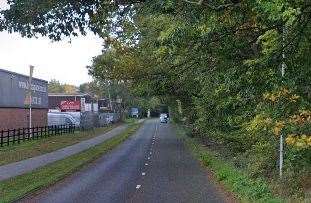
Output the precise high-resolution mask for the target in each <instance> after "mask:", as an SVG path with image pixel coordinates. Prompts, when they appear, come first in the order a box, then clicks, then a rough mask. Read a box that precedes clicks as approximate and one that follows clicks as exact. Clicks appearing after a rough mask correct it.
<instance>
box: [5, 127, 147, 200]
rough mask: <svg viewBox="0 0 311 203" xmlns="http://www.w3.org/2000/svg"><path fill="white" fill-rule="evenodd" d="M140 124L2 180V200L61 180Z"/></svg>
mask: <svg viewBox="0 0 311 203" xmlns="http://www.w3.org/2000/svg"><path fill="white" fill-rule="evenodd" d="M140 126H141V124H138V123H135V124H130V125H129V127H128V128H127V130H125V131H124V132H123V133H121V134H120V135H117V136H115V137H113V138H111V139H109V140H107V141H105V142H103V143H102V144H99V145H97V146H95V147H92V148H90V149H88V150H85V151H83V152H81V153H79V154H76V155H73V156H70V157H68V158H65V159H63V160H60V161H57V162H54V163H52V164H49V165H47V166H45V167H42V168H40V169H37V170H35V171H33V172H31V173H28V174H25V175H21V176H17V177H14V178H11V179H8V180H5V181H2V182H0V202H12V201H15V200H18V199H20V198H22V197H24V196H25V195H26V194H29V193H31V192H34V191H37V190H39V189H42V188H44V187H47V186H49V185H51V184H53V183H56V182H57V181H60V180H61V179H63V178H65V177H66V176H68V175H70V174H72V173H73V172H75V171H77V170H79V169H80V168H81V167H83V166H85V165H86V164H88V163H90V162H92V161H94V160H95V159H97V158H99V157H100V156H102V155H103V154H105V153H107V152H108V151H109V150H111V149H113V148H114V147H116V146H118V145H119V144H121V143H122V142H124V141H125V140H126V139H127V138H128V137H129V136H131V135H132V134H134V133H135V132H136V131H137V130H138V128H139V127H140Z"/></svg>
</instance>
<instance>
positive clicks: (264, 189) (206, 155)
mask: <svg viewBox="0 0 311 203" xmlns="http://www.w3.org/2000/svg"><path fill="white" fill-rule="evenodd" d="M176 128H177V135H178V136H179V137H180V139H182V140H183V142H184V143H185V145H186V147H187V148H188V149H189V150H190V151H191V153H192V154H193V155H194V157H195V158H197V159H198V160H199V161H200V162H201V163H202V165H203V166H204V167H206V168H207V169H208V170H209V171H211V173H212V174H213V177H214V178H215V179H216V180H217V181H219V182H220V183H221V184H223V185H224V187H225V188H226V190H228V191H230V192H232V193H234V195H235V196H236V197H238V199H239V200H240V201H241V202H269V203H281V202H284V200H282V199H280V198H278V197H275V196H274V195H273V193H272V192H271V190H270V188H269V186H268V183H267V182H265V181H264V180H262V179H255V180H254V179H251V178H250V177H249V176H247V175H246V174H245V173H243V171H240V170H238V169H237V168H235V167H234V166H232V165H230V164H229V163H227V162H225V161H224V160H222V159H221V158H220V157H219V156H218V155H217V154H216V153H214V152H213V151H211V150H209V149H208V148H206V147H203V146H202V144H201V143H200V142H199V141H198V139H196V138H190V137H188V136H187V135H186V133H185V130H184V129H183V128H182V127H181V126H178V125H176Z"/></svg>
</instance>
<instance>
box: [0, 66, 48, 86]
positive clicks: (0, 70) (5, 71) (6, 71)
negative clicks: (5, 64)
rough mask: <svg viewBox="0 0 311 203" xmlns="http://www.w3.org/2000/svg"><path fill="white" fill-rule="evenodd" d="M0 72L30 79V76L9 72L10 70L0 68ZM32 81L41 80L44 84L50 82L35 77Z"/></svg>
mask: <svg viewBox="0 0 311 203" xmlns="http://www.w3.org/2000/svg"><path fill="white" fill-rule="evenodd" d="M0 72H4V73H8V74H12V75H20V76H23V77H26V78H28V77H29V75H24V74H20V73H16V72H13V71H9V70H4V69H1V68H0ZM32 79H34V80H40V81H42V82H45V83H48V81H46V80H43V79H39V78H34V77H33V78H32Z"/></svg>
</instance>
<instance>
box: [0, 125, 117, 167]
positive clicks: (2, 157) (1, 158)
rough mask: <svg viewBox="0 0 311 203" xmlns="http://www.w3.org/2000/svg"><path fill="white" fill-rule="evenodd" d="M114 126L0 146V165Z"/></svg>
mask: <svg viewBox="0 0 311 203" xmlns="http://www.w3.org/2000/svg"><path fill="white" fill-rule="evenodd" d="M116 126H117V125H111V126H107V127H103V128H96V129H94V130H90V131H82V132H79V131H77V132H75V133H74V134H63V135H54V136H51V137H45V138H40V139H38V140H30V141H25V142H21V143H20V144H15V145H9V146H4V147H0V165H5V164H9V163H13V162H17V161H21V160H24V159H28V158H31V157H34V156H39V155H42V154H45V153H49V152H52V151H55V150H57V149H61V148H64V147H67V146H70V145H73V144H76V143H78V142H81V141H83V140H87V139H90V138H93V137H96V136H98V135H100V134H103V133H105V132H108V131H110V130H112V129H113V128H115V127H116Z"/></svg>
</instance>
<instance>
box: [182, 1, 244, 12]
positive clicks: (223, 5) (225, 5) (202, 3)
mask: <svg viewBox="0 0 311 203" xmlns="http://www.w3.org/2000/svg"><path fill="white" fill-rule="evenodd" d="M183 1H184V2H186V3H190V4H196V5H199V6H201V5H202V6H206V7H208V8H209V9H212V10H214V11H222V10H225V9H227V8H230V7H235V6H238V5H240V3H228V4H222V5H219V6H214V5H212V4H209V3H207V2H206V1H204V0H199V1H197V2H195V1H190V0H183Z"/></svg>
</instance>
